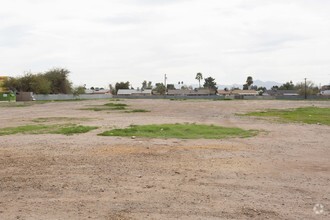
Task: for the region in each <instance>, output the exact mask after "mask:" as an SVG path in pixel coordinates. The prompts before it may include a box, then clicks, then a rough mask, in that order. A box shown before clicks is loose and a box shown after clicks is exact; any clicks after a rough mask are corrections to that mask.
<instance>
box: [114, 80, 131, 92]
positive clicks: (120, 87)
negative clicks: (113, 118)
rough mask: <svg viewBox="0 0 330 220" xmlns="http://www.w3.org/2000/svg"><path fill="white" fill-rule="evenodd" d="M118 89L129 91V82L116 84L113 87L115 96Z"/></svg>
mask: <svg viewBox="0 0 330 220" xmlns="http://www.w3.org/2000/svg"><path fill="white" fill-rule="evenodd" d="M119 89H129V82H128V81H127V82H117V83H116V85H115V90H116V94H117V92H118V90H119Z"/></svg>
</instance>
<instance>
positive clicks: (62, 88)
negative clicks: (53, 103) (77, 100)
mask: <svg viewBox="0 0 330 220" xmlns="http://www.w3.org/2000/svg"><path fill="white" fill-rule="evenodd" d="M69 73H70V71H69V70H67V69H64V68H54V69H51V70H48V71H47V72H46V73H45V74H44V75H45V77H46V78H47V79H48V80H49V81H50V82H51V93H52V94H59V93H62V94H69V93H71V92H72V83H71V82H70V81H69V79H68V76H69Z"/></svg>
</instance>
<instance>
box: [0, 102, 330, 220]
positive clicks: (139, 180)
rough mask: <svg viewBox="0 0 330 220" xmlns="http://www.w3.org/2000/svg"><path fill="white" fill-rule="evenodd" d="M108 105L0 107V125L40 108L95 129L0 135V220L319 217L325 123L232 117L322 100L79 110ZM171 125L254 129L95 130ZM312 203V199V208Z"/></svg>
mask: <svg viewBox="0 0 330 220" xmlns="http://www.w3.org/2000/svg"><path fill="white" fill-rule="evenodd" d="M107 102H109V101H108V100H98V101H97V100H96V101H80V102H51V103H45V104H35V105H32V106H28V107H0V112H1V118H0V128H3V127H12V126H18V125H26V124H35V122H32V120H33V119H36V118H41V117H47V118H48V122H44V123H66V121H67V120H69V118H70V120H69V121H70V122H71V123H72V122H74V123H77V124H83V125H96V126H100V128H99V129H98V130H94V131H92V132H89V133H86V134H80V135H73V136H64V135H56V134H40V135H27V134H18V135H10V136H0V168H1V169H0V219H250V218H253V219H329V218H330V214H329V212H330V187H329V183H330V159H329V157H330V144H329V137H330V135H329V134H330V126H324V125H306V124H292V123H291V124H284V123H278V122H275V121H271V120H261V119H255V118H252V117H241V116H237V115H236V113H243V112H248V111H253V110H262V109H267V108H292V107H300V106H312V105H315V106H322V107H330V102H328V101H319V102H317V101H306V102H305V101H242V100H240V101H187V100H186V101H171V100H123V101H121V103H126V104H128V105H130V107H131V108H139V109H141V108H142V109H147V110H150V112H148V113H120V112H114V111H112V112H104V111H101V112H94V111H86V110H80V109H81V108H83V107H86V106H89V105H101V104H104V103H107ZM55 117H56V118H55ZM60 117H68V118H67V120H65V119H63V118H62V119H61V118H60ZM52 118H55V119H54V120H51V119H52ZM177 122H179V123H184V122H190V123H192V122H195V123H206V124H216V125H222V126H231V127H233V126H234V127H240V128H244V129H257V130H260V131H261V132H260V133H259V135H258V136H256V137H252V138H244V139H241V138H234V139H226V140H180V139H146V138H140V137H137V138H136V139H131V138H121V137H102V136H97V134H98V133H101V132H102V131H105V130H109V129H110V128H114V127H126V126H129V125H131V124H151V123H177ZM316 204H322V205H323V213H321V214H320V215H317V214H316V213H315V212H314V211H313V207H314V206H315V205H316ZM316 208H320V207H316ZM316 211H317V210H316Z"/></svg>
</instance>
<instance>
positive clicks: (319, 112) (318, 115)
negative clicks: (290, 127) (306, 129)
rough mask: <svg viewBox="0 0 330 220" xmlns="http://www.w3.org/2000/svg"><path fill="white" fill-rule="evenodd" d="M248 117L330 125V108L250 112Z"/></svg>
mask: <svg viewBox="0 0 330 220" xmlns="http://www.w3.org/2000/svg"><path fill="white" fill-rule="evenodd" d="M244 115H246V116H256V117H275V118H278V119H280V120H281V121H283V122H299V123H306V124H324V125H330V108H317V107H303V108H296V109H284V110H282V109H269V110H267V111H262V112H250V113H247V114H244Z"/></svg>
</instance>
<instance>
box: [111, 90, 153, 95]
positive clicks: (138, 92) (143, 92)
mask: <svg viewBox="0 0 330 220" xmlns="http://www.w3.org/2000/svg"><path fill="white" fill-rule="evenodd" d="M117 95H118V96H151V95H152V90H151V89H146V90H136V89H118V91H117Z"/></svg>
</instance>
